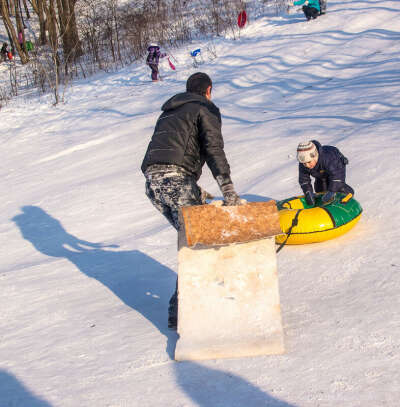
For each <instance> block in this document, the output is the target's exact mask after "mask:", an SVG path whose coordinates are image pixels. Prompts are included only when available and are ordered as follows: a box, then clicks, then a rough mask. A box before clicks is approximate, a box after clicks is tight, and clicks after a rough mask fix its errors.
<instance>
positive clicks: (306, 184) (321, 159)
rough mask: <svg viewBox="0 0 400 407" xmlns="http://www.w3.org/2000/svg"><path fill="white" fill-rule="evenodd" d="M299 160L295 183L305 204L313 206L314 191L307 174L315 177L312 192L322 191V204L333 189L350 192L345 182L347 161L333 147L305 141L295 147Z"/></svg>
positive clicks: (333, 193) (333, 196)
mask: <svg viewBox="0 0 400 407" xmlns="http://www.w3.org/2000/svg"><path fill="white" fill-rule="evenodd" d="M297 160H298V161H299V183H300V187H301V189H302V190H303V192H304V195H305V199H306V202H307V204H308V205H311V206H313V205H315V194H314V190H313V187H312V185H311V176H312V177H314V178H315V183H314V188H315V192H324V195H323V196H322V203H323V204H324V205H327V204H329V203H331V202H332V201H333V200H334V199H335V196H336V193H337V192H341V193H344V194H351V195H354V190H353V188H352V187H351V186H349V185H347V184H346V182H345V179H346V165H347V164H348V162H349V160H348V159H347V158H346V157H345V156H344V155H343V154H342V153H341V152H340V151H339V150H338V149H337V148H336V147H333V146H321V144H320V143H319V142H318V141H316V140H312V141H306V142H303V143H300V144H299V145H298V147H297Z"/></svg>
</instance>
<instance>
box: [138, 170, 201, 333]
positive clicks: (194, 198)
mask: <svg viewBox="0 0 400 407" xmlns="http://www.w3.org/2000/svg"><path fill="white" fill-rule="evenodd" d="M171 167H172V168H171V169H167V170H164V171H157V172H149V173H146V195H147V196H148V198H149V199H150V201H151V202H152V204H153V205H154V206H155V207H156V208H157V209H158V210H159V211H160V212H161V213H162V214H163V215H164V216H165V217H166V218H167V219H168V221H169V222H170V223H171V225H172V226H173V227H174V228H175V229H176V230H179V227H180V225H179V218H178V213H179V208H180V207H182V206H189V205H200V204H201V191H200V188H199V186H198V185H197V183H196V180H195V178H194V177H191V176H189V175H187V174H186V173H184V172H181V171H180V170H179V168H178V169H176V168H174V166H171ZM177 321H178V281H177V283H176V288H175V292H174V294H173V295H172V297H171V299H170V300H169V307H168V326H169V328H172V329H176V327H177Z"/></svg>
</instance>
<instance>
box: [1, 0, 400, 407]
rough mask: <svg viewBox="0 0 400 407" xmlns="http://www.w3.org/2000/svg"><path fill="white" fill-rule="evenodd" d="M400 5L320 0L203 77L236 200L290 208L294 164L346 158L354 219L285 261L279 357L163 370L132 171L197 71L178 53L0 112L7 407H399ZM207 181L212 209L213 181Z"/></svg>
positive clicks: (229, 52) (251, 31)
mask: <svg viewBox="0 0 400 407" xmlns="http://www.w3.org/2000/svg"><path fill="white" fill-rule="evenodd" d="M399 17H400V2H399V1H382V2H376V1H367V0H364V1H361V0H360V1H359V0H353V1H350V0H346V1H342V2H338V1H330V2H329V3H328V14H326V15H325V16H322V17H321V18H318V19H317V20H315V21H311V22H309V23H307V22H305V19H304V17H303V15H302V14H301V13H299V12H298V13H294V14H290V15H284V16H280V17H274V18H262V19H258V20H256V21H251V24H250V25H249V26H248V27H247V28H245V30H244V31H243V32H242V34H241V38H240V39H239V40H236V41H234V40H232V39H218V40H215V42H214V45H215V49H216V52H217V55H218V57H217V58H216V59H214V60H210V58H209V57H210V56H211V54H207V52H205V59H206V63H205V64H204V65H202V66H201V68H200V69H201V70H203V71H205V72H207V73H209V74H210V75H211V76H212V78H213V80H214V87H213V100H214V102H215V103H216V104H217V105H218V106H219V107H220V109H221V112H222V115H223V134H224V138H225V142H226V153H227V156H228V159H229V161H230V164H231V168H232V178H233V180H234V183H235V186H236V188H237V190H238V192H240V194H241V195H244V197H246V198H247V199H249V200H260V199H264V198H266V197H268V198H274V199H283V198H286V197H289V196H292V195H295V194H297V193H299V192H300V190H299V186H298V184H297V165H296V160H295V149H296V146H297V144H298V142H299V141H302V140H304V139H311V138H315V139H318V140H319V141H320V142H322V143H323V144H333V145H336V146H337V147H339V148H340V149H341V150H342V152H343V153H344V154H345V155H346V156H347V157H348V158H349V159H350V165H349V166H348V176H347V177H348V178H347V179H348V183H349V184H350V185H352V186H353V187H354V188H355V190H356V197H357V199H358V200H359V202H360V203H361V204H362V206H363V209H364V213H363V216H362V219H361V221H360V223H359V224H358V225H357V226H356V227H355V228H354V229H353V230H352V231H350V232H349V233H348V234H346V235H344V236H342V237H340V238H337V239H335V240H332V241H328V242H324V243H320V244H315V245H308V246H297V247H296V246H291V247H289V246H287V247H285V248H284V250H282V251H281V252H280V253H279V255H278V267H279V279H280V293H281V305H282V313H283V319H284V330H285V340H286V348H287V352H286V354H285V355H283V356H268V357H258V358H244V359H230V360H211V361H206V362H201V363H200V362H199V363H186V362H185V363H176V362H174V361H173V351H174V347H175V344H176V340H177V337H176V334H175V333H174V332H171V331H168V329H167V324H166V322H167V321H166V312H167V303H168V299H169V296H170V295H171V293H172V291H173V287H174V284H175V270H176V233H175V231H174V230H173V229H172V228H171V227H170V226H169V225H168V224H167V222H166V221H165V220H164V219H163V218H162V217H161V215H159V214H158V213H157V212H156V210H155V209H154V208H153V207H152V206H151V204H150V203H149V201H148V200H147V198H146V197H145V195H144V182H143V176H142V174H141V172H140V164H141V160H142V158H143V155H144V152H145V149H146V147H147V144H148V141H149V139H150V137H151V134H152V130H153V126H154V123H155V121H156V119H157V117H158V115H159V113H160V106H161V104H162V103H163V102H164V101H165V100H166V99H167V98H169V97H170V96H172V95H173V94H175V93H178V92H181V91H183V90H184V86H185V81H186V78H187V77H188V76H189V75H190V74H191V73H193V72H195V71H196V70H195V69H194V68H193V67H191V66H190V60H189V57H188V51H189V50H190V49H194V47H198V46H200V47H202V49H206V47H207V45H210V44H207V43H205V42H204V43H201V42H200V43H193V44H189V45H187V46H185V47H182V48H181V49H179V50H172V53H173V55H174V57H175V58H176V59H177V60H178V63H177V64H176V66H177V69H178V70H177V72H176V73H174V72H172V71H170V70H169V68H168V66H167V64H166V63H165V62H164V76H165V80H164V81H163V82H160V83H157V84H152V83H151V82H149V70H148V68H147V67H145V66H144V65H137V66H132V67H130V68H127V69H125V70H123V71H121V72H118V73H115V74H111V75H98V76H97V77H95V78H91V79H90V80H87V81H82V82H79V83H77V84H76V85H74V87H73V88H70V89H69V90H68V92H67V95H66V99H67V103H66V104H65V105H60V106H58V107H57V108H53V107H51V106H50V104H49V100H48V99H50V97H49V98H45V97H43V98H41V99H31V98H29V99H28V98H24V97H20V98H19V99H16V100H14V101H13V102H12V103H11V104H10V105H8V106H7V107H6V108H4V109H2V111H1V116H2V136H1V140H2V158H1V161H0V171H1V176H2V183H1V196H2V205H1V211H0V232H1V233H0V239H1V240H0V247H1V248H2V255H1V258H0V290H1V297H0V338H1V341H0V407H11V406H12V407H39V406H40V407H43V406H46V407H47V406H52V407H75V406H80V407H84V406H90V407H91V406H108V407H111V406H112V407H122V406H141V407H143V406H146V407H147V406H174V407H178V406H179V407H183V406H185V407H189V406H190V407H191V406H202V407H214V406H218V407H232V406H257V407H258V406H276V407H278V406H279V407H281V406H299V407H311V406H313V407H314V406H324V407H325V406H346V407H355V406H363V407H364V406H391V407H394V406H397V405H398V401H397V400H398V399H399V396H400V383H399V379H400V373H399V370H400V369H399V368H400V363H399V356H398V354H399V344H400V317H399V313H398V309H399V305H400V304H399V298H400V296H399V289H400V254H399V249H398V241H399V238H400V231H399V229H400V217H399V216H398V214H397V210H398V207H397V203H398V202H399V200H400V192H399V187H398V186H399V183H400V175H399V171H398V160H399V156H400V147H399V142H400V133H399V121H400V105H399V94H400V68H399V62H400V57H399V51H400V41H399V40H400V18H399ZM200 185H202V186H203V187H204V188H206V189H207V190H209V191H210V192H212V193H215V194H216V195H219V192H218V188H217V185H216V183H215V181H214V180H213V179H212V176H211V175H210V172H209V171H208V170H206V171H205V173H204V175H203V176H202V178H201V180H200Z"/></svg>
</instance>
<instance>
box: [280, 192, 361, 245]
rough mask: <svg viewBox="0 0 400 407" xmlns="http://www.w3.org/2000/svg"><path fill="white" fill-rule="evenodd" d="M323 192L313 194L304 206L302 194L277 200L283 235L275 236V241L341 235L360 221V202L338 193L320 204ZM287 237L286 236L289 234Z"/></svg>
mask: <svg viewBox="0 0 400 407" xmlns="http://www.w3.org/2000/svg"><path fill="white" fill-rule="evenodd" d="M321 197H322V194H318V195H317V197H316V204H315V206H313V207H310V206H309V205H307V203H306V201H305V199H304V196H299V197H293V198H289V199H285V200H283V201H279V202H277V206H278V209H279V222H280V225H281V228H282V231H283V232H285V234H282V235H279V236H276V243H278V244H281V243H283V242H285V240H286V238H287V241H286V244H306V243H317V242H322V241H325V240H329V239H334V238H335V237H338V236H341V235H343V234H344V233H346V232H348V231H349V230H350V229H352V228H353V227H354V226H355V225H356V223H357V222H358V221H359V220H360V217H361V213H362V208H361V205H360V204H359V203H358V202H357V201H356V200H355V199H354V198H353V197H352V195H351V194H349V195H345V194H340V193H337V194H336V197H335V199H334V201H333V202H331V203H330V204H329V205H326V206H323V205H322V202H321ZM288 236H289V237H288Z"/></svg>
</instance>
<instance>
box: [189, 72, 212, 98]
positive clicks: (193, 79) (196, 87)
mask: <svg viewBox="0 0 400 407" xmlns="http://www.w3.org/2000/svg"><path fill="white" fill-rule="evenodd" d="M211 89H212V81H211V78H210V77H209V76H208V75H207V74H206V73H203V72H196V73H194V74H193V75H190V76H189V78H188V80H187V81H186V91H187V92H191V93H196V94H197V95H201V96H205V97H206V98H207V99H211Z"/></svg>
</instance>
